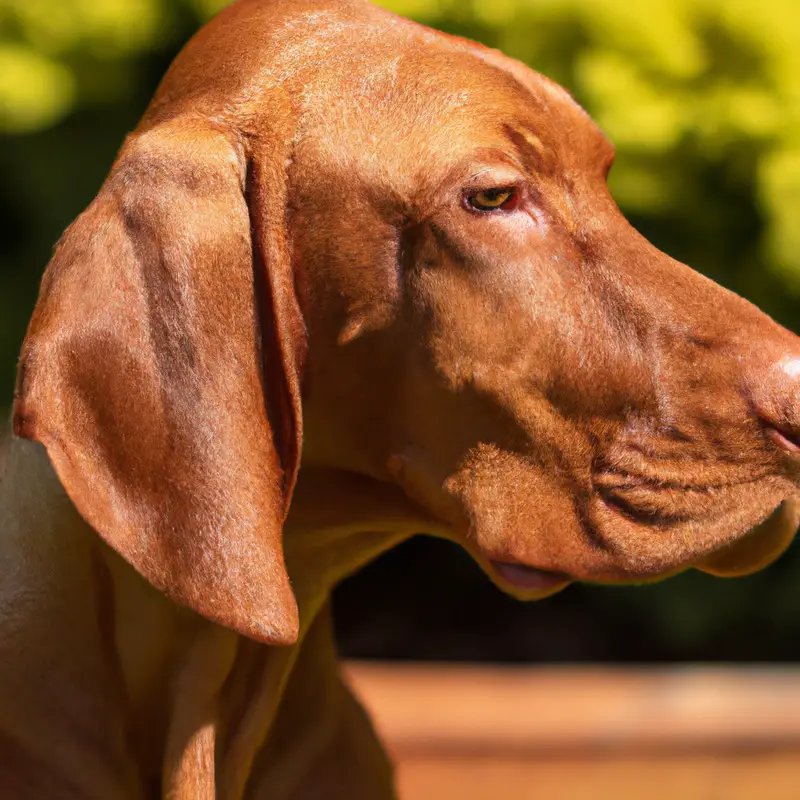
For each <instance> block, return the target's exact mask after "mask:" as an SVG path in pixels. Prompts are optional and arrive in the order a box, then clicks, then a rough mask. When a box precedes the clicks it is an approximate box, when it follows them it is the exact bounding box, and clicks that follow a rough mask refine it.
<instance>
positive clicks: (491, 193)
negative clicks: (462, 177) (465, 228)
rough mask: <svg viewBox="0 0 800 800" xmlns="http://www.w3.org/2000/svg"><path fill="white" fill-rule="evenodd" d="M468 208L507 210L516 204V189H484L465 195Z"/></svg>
mask: <svg viewBox="0 0 800 800" xmlns="http://www.w3.org/2000/svg"><path fill="white" fill-rule="evenodd" d="M467 203H468V205H469V206H470V208H474V209H476V210H478V211H497V210H499V209H502V210H504V211H509V210H511V209H512V208H514V206H516V204H517V191H516V189H485V190H484V191H482V192H476V193H475V194H470V195H467Z"/></svg>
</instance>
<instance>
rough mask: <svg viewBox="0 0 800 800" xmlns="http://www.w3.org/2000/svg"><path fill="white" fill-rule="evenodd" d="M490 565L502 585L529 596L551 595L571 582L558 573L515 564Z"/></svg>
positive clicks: (567, 577) (501, 562)
mask: <svg viewBox="0 0 800 800" xmlns="http://www.w3.org/2000/svg"><path fill="white" fill-rule="evenodd" d="M491 564H492V568H493V569H494V571H495V573H496V574H497V575H498V577H499V578H500V580H501V581H502V582H503V583H506V584H508V585H509V586H512V587H513V588H515V589H517V590H519V591H522V592H525V593H527V594H531V595H538V596H543V595H549V594H553V593H554V592H557V591H560V590H561V589H563V588H564V587H565V586H567V585H568V584H570V583H572V580H573V579H572V578H571V577H570V576H569V575H564V574H563V573H560V572H548V571H546V570H543V569H537V568H536V567H528V566H526V565H525V564H519V563H516V562H506V561H492V562H491Z"/></svg>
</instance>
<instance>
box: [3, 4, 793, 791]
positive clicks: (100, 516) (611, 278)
mask: <svg viewBox="0 0 800 800" xmlns="http://www.w3.org/2000/svg"><path fill="white" fill-rule="evenodd" d="M612 159H613V150H612V148H611V146H610V144H609V143H608V141H607V140H606V139H605V138H604V137H603V135H602V134H601V133H600V131H599V130H598V129H597V128H596V127H595V126H594V124H593V123H592V122H591V121H590V119H589V118H588V117H587V116H586V114H585V113H584V112H583V111H582V110H581V109H580V108H579V107H578V106H577V105H576V104H575V103H574V102H573V101H572V100H571V99H570V97H569V96H568V95H567V94H566V93H565V92H564V91H563V90H561V89H560V88H559V87H557V86H555V85H554V84H552V83H551V82H549V81H548V80H546V79H544V78H542V77H541V76H539V75H537V74H535V73H534V72H531V71H530V70H529V69H527V68H526V67H524V66H522V65H521V64H518V63H516V62H514V61H511V60H510V59H507V58H505V57H504V56H502V55H501V54H499V53H497V52H494V51H491V50H487V49H485V48H482V47H480V46H478V45H474V44H472V43H470V42H467V41H462V40H459V39H455V38H451V37H448V36H444V35H442V34H439V33H435V32H433V31H430V30H427V29H425V28H423V27H421V26H419V25H415V24H412V23H410V22H407V21H406V20H403V19H400V18H398V17H395V16H393V15H392V14H389V13H387V12H385V11H382V10H379V9H377V8H375V7H373V6H371V5H369V4H367V3H366V2H363V1H362V0H336V2H323V0H293V2H280V1H279V0H239V2H237V3H234V5H233V6H231V7H230V8H228V9H227V10H226V11H224V12H223V13H222V14H220V15H219V16H218V17H217V19H216V20H215V21H214V22H213V23H211V24H210V25H209V26H208V27H206V28H205V29H204V30H202V31H201V32H200V33H199V34H198V35H197V37H196V38H195V39H194V40H193V41H192V42H191V43H190V44H189V45H188V46H187V47H186V49H185V50H184V51H183V53H182V54H181V56H180V57H179V58H178V59H177V61H176V62H175V64H174V65H173V66H172V68H171V69H170V71H169V73H168V75H167V77H166V79H165V80H164V82H163V84H162V86H161V88H160V89H159V91H158V93H157V95H156V97H155V99H154V100H153V102H152V105H151V106H150V108H149V110H148V111H147V113H146V114H145V117H144V119H143V120H142V122H141V124H140V126H139V128H138V130H137V131H136V132H135V133H134V134H133V135H131V136H130V137H129V138H128V140H127V141H126V143H125V145H124V147H123V149H122V151H121V153H120V155H119V158H118V159H117V161H116V163H115V165H114V167H113V169H112V171H111V174H110V176H109V178H108V180H107V181H106V183H105V184H104V186H103V187H102V189H101V191H100V193H99V194H98V196H97V198H96V199H95V201H94V202H93V203H92V204H91V206H90V207H89V208H88V209H87V211H86V212H85V213H84V214H82V215H81V216H80V217H79V218H78V220H77V221H76V222H75V223H74V224H73V225H72V226H71V228H70V229H69V230H68V231H67V232H66V234H65V235H64V237H63V239H62V241H61V242H60V244H59V245H58V247H57V249H56V253H55V255H54V258H53V261H52V262H51V264H50V266H49V268H48V270H47V273H46V275H45V278H44V282H43V285H42V291H41V297H40V299H39V303H38V306H37V308H36V311H35V313H34V316H33V320H32V322H31V325H30V329H29V332H28V336H27V338H26V340H25V344H24V348H23V354H22V359H21V362H20V370H19V383H18V393H17V397H16V405H15V416H14V430H15V433H16V437H14V438H9V439H8V440H7V441H6V443H5V444H4V446H3V450H2V452H1V453H0V455H1V456H2V460H1V461H0V510H1V511H0V513H2V517H1V518H0V519H2V537H3V538H2V540H0V559H2V581H0V609H1V611H0V787H2V789H0V792H1V793H2V797H3V798H4V799H5V798H8V800H22V799H24V800H28V799H29V798H57V799H59V800H60V799H61V798H76V799H77V798H80V799H81V800H87V799H95V798H96V799H97V800H101V799H102V800H109V799H110V798H150V797H157V796H158V797H169V798H179V799H180V800H198V799H201V800H202V799H205V798H215V797H216V798H222V799H223V800H235V799H236V798H244V797H246V798H269V800H279V799H280V798H326V800H335V799H336V798H342V800H344V798H347V799H348V800H357V799H358V798H365V799H367V800H378V799H379V798H384V797H391V796H392V788H391V775H390V768H389V766H388V764H387V762H386V760H385V758H384V757H383V755H382V753H381V750H380V747H379V745H377V744H376V742H375V741H374V737H373V736H372V733H371V730H370V726H369V723H368V721H367V720H366V718H365V715H364V714H363V712H362V711H361V710H360V709H359V707H358V706H357V704H356V703H355V701H354V700H353V699H352V697H351V696H350V695H349V693H348V692H347V690H346V689H345V687H344V686H343V684H342V682H341V680H340V678H339V676H338V673H337V669H336V660H335V655H334V649H333V645H332V637H331V626H330V619H329V615H328V611H327V605H326V603H327V597H328V595H329V592H330V590H331V588H332V587H333V586H334V584H335V583H336V582H337V581H339V580H340V579H341V578H342V577H343V576H345V575H347V574H348V573H350V572H352V571H353V570H355V569H357V568H358V567H359V566H360V565H361V564H363V563H364V562H366V561H368V560H369V559H371V558H373V557H374V556H375V555H376V554H378V553H379V552H381V551H383V550H385V549H386V548H388V547H391V546H392V545H394V544H395V543H397V542H398V541H400V540H401V539H403V538H404V537H407V536H409V535H410V534H412V533H414V532H416V531H427V532H429V533H432V534H434V535H439V536H446V537H450V538H454V539H456V540H458V541H460V542H461V543H462V544H463V545H464V546H465V547H466V548H467V549H468V550H469V551H470V552H471V553H472V554H473V555H474V557H475V558H476V559H477V560H478V561H479V562H480V563H481V565H482V566H483V567H484V569H485V570H486V571H487V572H488V573H489V575H490V576H491V577H492V578H493V580H495V581H496V582H497V583H498V584H499V585H500V586H501V587H502V588H503V589H505V590H507V591H510V592H513V593H515V594H517V595H519V596H522V597H540V596H543V595H545V594H548V593H551V592H553V591H555V590H557V589H559V588H562V587H563V586H565V585H566V584H567V583H568V582H569V581H570V580H593V581H612V582H614V581H641V580H649V579H653V578H659V577H664V576H665V575H668V574H672V573H675V572H677V571H679V570H682V569H685V568H688V567H691V566H700V567H702V568H705V569H707V570H709V571H714V572H722V573H735V572H743V571H747V570H749V569H754V568H758V567H760V566H763V565H764V564H766V563H768V562H769V561H770V560H772V559H773V558H775V557H776V556H777V555H778V554H779V553H780V551H781V550H782V549H783V548H784V547H785V546H786V545H787V543H788V541H789V540H790V539H791V537H792V535H793V533H794V529H795V524H796V522H797V511H796V503H795V501H794V500H793V499H792V498H793V496H794V495H795V494H796V493H797V483H798V476H799V475H800V471H799V468H798V462H800V459H799V458H798V453H799V452H800V447H799V446H798V433H799V432H800V397H798V385H800V342H798V339H797V338H796V337H794V336H793V335H792V334H790V333H789V332H787V331H786V330H784V329H782V328H780V327H779V326H778V325H776V324H775V323H773V322H772V321H771V320H769V319H768V318H767V317H765V316H764V315H763V314H761V313H760V312H759V311H758V310H756V309H755V308H754V307H752V306H751V305H749V304H748V303H746V302H745V301H744V300H742V299H740V298H738V297H736V296H735V295H733V294H731V293H729V292H727V291H725V290H723V289H722V288H720V287H718V286H716V285H715V284H713V283H712V282H710V281H708V280H706V279H705V278H703V277H701V276H700V275H698V274H696V273H694V272H692V271H691V270H690V269H689V268H688V267H685V266H683V265H681V264H678V263H676V262H675V261H673V260H671V259H670V258H668V257H667V256H665V255H664V254H662V253H660V252H659V251H657V250H656V249H654V248H653V247H652V246H651V245H650V244H648V242H647V241H645V240H644V239H643V238H642V237H641V236H639V235H638V234H637V233H636V232H635V231H634V230H632V229H631V228H630V227H629V225H628V224H627V223H626V222H625V220H624V219H623V218H622V216H621V215H620V213H619V211H618V210H617V208H616V207H615V205H614V203H613V201H612V199H611V197H610V196H609V193H608V190H607V188H606V185H605V180H604V178H605V175H606V173H607V172H608V169H609V167H610V165H611V162H612ZM26 439H27V440H33V442H38V443H41V445H43V447H41V446H40V445H39V444H34V443H32V442H31V441H24V440H26ZM301 444H302V470H301V471H300V478H299V480H298V469H299V468H300V465H301ZM45 451H46V452H45ZM51 464H52V468H51V466H50V465H51ZM56 476H57V477H56ZM62 486H63V489H62V488H61V487H62ZM64 490H66V494H65V493H64ZM67 496H68V497H69V500H67ZM73 504H74V505H73ZM76 509H77V511H76ZM776 509H778V510H777V511H776ZM287 514H288V516H287ZM84 520H85V522H84ZM765 520H766V522H765ZM762 523H763V524H762ZM754 526H759V527H758V528H757V530H756V532H755V533H752V534H749V535H746V534H748V531H751V529H753V528H754ZM96 534H99V535H100V536H97V535H96ZM100 537H102V539H101V538H100ZM103 540H104V541H105V543H107V544H108V545H110V547H108V546H107V545H106V544H105V543H104V541H103ZM284 552H285V557H286V566H287V568H288V574H287V569H285V568H284ZM120 556H121V558H120ZM289 576H291V580H290V578H289ZM154 587H155V588H154ZM267 645H282V647H272V646H267Z"/></svg>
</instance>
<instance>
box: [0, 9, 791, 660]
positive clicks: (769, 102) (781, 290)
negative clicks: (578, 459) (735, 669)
mask: <svg viewBox="0 0 800 800" xmlns="http://www.w3.org/2000/svg"><path fill="white" fill-rule="evenodd" d="M224 4H225V2H224V0H0V136H2V147H1V148H0V172H1V173H2V178H3V179H2V182H0V232H2V236H1V237H0V387H2V388H3V392H2V395H0V411H2V407H3V405H4V404H5V405H7V402H8V401H9V400H10V397H11V386H12V380H13V373H14V364H15V359H16V354H17V351H18V348H19V343H20V341H21V338H22V335H23V332H24V327H25V324H26V322H27V319H28V316H29V314H30V310H31V308H32V305H33V302H34V299H35V295H36V290H37V286H38V281H39V278H40V275H41V271H42V269H43V267H44V265H45V263H46V262H47V260H48V257H49V253H50V250H51V248H52V245H53V244H54V242H55V241H56V239H57V238H58V236H59V235H60V233H61V231H62V230H63V228H64V227H65V226H66V225H67V224H68V223H69V222H70V221H71V220H72V219H73V218H74V217H75V215H76V214H77V213H79V211H80V210H81V209H82V208H83V207H84V206H85V205H86V204H87V203H88V202H89V201H90V200H91V198H92V196H93V195H94V193H95V192H96V190H97V188H98V186H99V184H100V183H101V181H102V179H103V177H104V175H105V173H106V171H107V169H108V167H109V165H110V163H111V161H112V159H113V156H114V153H115V151H116V149H117V148H118V146H119V144H120V142H121V140H122V137H123V135H124V134H125V132H127V131H128V130H129V129H131V128H132V127H134V125H135V124H136V120H137V118H138V116H139V115H140V114H141V112H142V111H143V109H144V106H145V105H146V102H147V100H148V98H149V96H150V95H151V93H152V92H153V90H154V89H155V86H156V83H157V81H158V79H159V78H160V77H161V75H162V74H163V72H164V70H165V69H166V67H167V65H168V64H169V61H170V60H171V58H172V57H173V56H174V55H175V53H176V52H177V50H178V49H179V47H180V46H181V44H182V43H183V42H184V41H185V40H186V39H187V38H188V37H189V35H191V33H192V32H193V30H194V29H195V28H196V27H197V25H198V24H199V23H200V22H201V21H202V20H204V19H205V18H208V17H209V16H210V15H211V14H212V13H214V12H215V11H216V10H217V9H218V8H219V7H221V6H222V5H224ZM382 4H383V5H385V6H386V7H388V8H390V9H392V10H394V11H397V12H399V13H401V14H404V15H406V16H410V17H412V18H415V19H418V20H420V21H422V22H425V23H427V24H429V25H432V26H434V27H438V28H441V29H443V30H447V31H449V32H451V33H456V34H460V35H464V36H468V37H470V38H474V39H478V40H480V41H482V42H484V43H486V44H488V45H490V46H494V47H498V48H500V49H502V50H503V51H505V52H506V53H508V54H509V55H512V56H515V57H517V58H519V59H521V60H523V61H525V62H526V63H528V64H530V65H531V66H533V67H534V68H535V69H537V70H539V71H541V72H543V73H545V74H547V75H549V76H550V77H552V78H554V79H555V80H557V81H558V82H560V83H561V84H563V85H564V86H566V87H567V88H568V89H570V90H571V91H572V92H573V94H574V95H575V96H576V98H577V99H578V100H579V102H581V103H582V104H583V105H584V106H585V107H586V108H587V110H588V111H589V112H590V113H591V114H592V115H593V116H594V117H595V119H597V121H598V122H599V123H600V125H601V126H602V127H603V128H604V129H605V131H606V132H607V133H608V135H609V136H610V137H611V139H612V140H613V141H614V142H615V144H616V145H617V148H618V158H617V163H616V165H615V167H614V169H613V170H612V173H611V178H610V183H611V187H612V190H613V192H614V195H615V196H616V198H617V200H618V202H619V203H620V205H621V207H622V209H623V211H624V212H625V213H626V214H627V215H628V216H629V218H631V220H632V222H633V223H634V224H635V225H636V226H637V227H638V228H639V229H640V230H641V231H642V232H643V233H644V234H645V235H647V236H648V237H649V238H650V239H651V240H653V241H654V243H655V244H656V245H658V246H659V247H661V248H662V249H664V250H667V251H668V252H670V253H671V254H672V255H674V256H675V257H677V258H680V259H681V260H683V261H686V262H688V263H690V264H692V265H693V266H694V267H695V268H697V269H699V270H701V271H703V272H705V273H706V274H708V275H710V276H711V277H713V278H714V279H716V280H718V281H720V282H722V283H724V284H726V285H728V286H729V287H731V288H733V289H735V290H736V291H738V292H740V293H741V294H744V295H745V296H747V297H749V298H750V299H752V300H753V301H754V302H756V303H758V304H759V305H760V306H762V307H763V308H765V309H766V310H767V311H768V312H770V313H771V314H772V315H773V316H776V317H777V318H778V319H780V320H781V321H782V322H784V323H785V324H787V325H789V326H790V327H792V326H793V325H794V324H795V320H796V314H797V311H798V308H800V225H798V220H800V80H798V76H800V46H798V43H799V42H800V5H798V3H797V0H760V2H757V3H754V2H752V0H642V1H641V2H639V3H632V2H629V0H604V2H597V0H490V1H487V0H384V2H383V3H382ZM709 313H713V309H709ZM414 552H415V553H416V555H415V556H414V558H419V553H418V551H414ZM428 552H429V554H430V552H432V551H428ZM797 561H798V556H797V554H794V555H793V556H792V555H790V559H789V561H788V562H784V563H785V564H788V566H781V565H779V566H778V567H777V568H776V570H777V571H773V570H770V571H769V572H768V573H765V574H764V575H765V576H767V577H764V576H755V577H754V578H751V579H747V581H742V582H738V583H736V584H720V583H714V584H713V585H714V586H717V587H720V586H724V587H725V588H714V589H712V588H710V587H711V586H712V583H710V582H709V581H708V580H707V579H705V578H700V577H699V576H688V577H687V578H685V579H680V581H674V582H669V583H668V584H666V585H665V586H664V587H663V588H662V587H656V588H652V589H648V590H637V591H638V593H636V594H629V593H628V592H627V590H625V591H622V590H621V591H619V592H616V593H615V592H608V591H607V590H606V592H605V593H602V592H601V593H596V590H592V589H581V590H580V592H576V593H575V594H574V595H573V598H572V599H571V600H569V601H565V602H567V604H568V605H567V606H559V607H557V608H561V611H560V612H558V613H565V612H564V609H565V608H568V607H571V606H569V603H572V604H573V605H575V604H577V605H576V606H575V607H576V609H577V611H576V612H575V613H576V614H578V615H579V616H580V615H581V614H582V613H583V612H588V613H589V614H590V612H591V609H592V608H595V609H597V608H604V609H605V610H606V611H608V612H609V613H612V616H616V617H617V618H618V620H619V621H620V626H619V627H618V630H617V633H618V634H619V635H621V636H622V640H624V639H625V636H626V635H627V633H626V632H630V631H631V630H634V629H636V630H639V631H640V632H641V631H643V630H645V629H647V630H648V631H650V632H651V633H652V634H653V636H654V637H655V639H657V640H658V641H662V642H663V641H668V642H672V643H673V644H674V650H673V651H669V648H667V650H665V651H664V652H665V653H667V652H673V654H675V653H678V652H684V653H695V654H698V653H699V654H701V655H702V654H703V653H706V654H707V653H708V652H713V649H712V651H707V650H702V649H701V650H697V649H695V650H691V646H694V645H691V643H695V645H696V644H697V643H703V646H704V647H705V646H707V645H708V643H709V642H712V643H713V642H715V641H722V640H721V639H720V638H719V637H723V638H724V636H731V637H734V640H735V641H736V642H741V641H742V633H743V632H745V633H746V635H747V636H750V637H751V638H752V637H753V636H756V635H760V636H761V639H759V641H762V643H763V637H764V636H765V635H766V636H768V638H769V637H771V638H769V642H771V644H770V645H769V646H768V644H767V643H764V644H763V648H762V652H764V653H770V654H771V655H774V656H776V657H778V656H780V655H781V654H784V655H786V654H789V653H790V651H789V650H787V649H786V648H784V649H781V646H780V642H781V641H782V638H781V637H785V636H786V635H787V631H788V630H790V628H791V625H792V620H793V618H794V611H795V610H796V611H797V612H798V613H800V581H792V580H791V570H790V566H791V564H792V563H796V562H797ZM457 569H459V570H462V572H461V573H459V574H458V575H451V579H452V580H454V581H459V580H460V581H461V586H462V590H463V592H466V591H467V588H465V587H467V586H468V585H471V584H470V582H472V584H475V585H477V584H476V582H477V581H483V579H479V578H478V577H476V576H477V572H469V570H467V571H466V572H464V571H463V568H462V567H458V568H457ZM468 576H471V577H468ZM437 584H438V581H437ZM480 585H481V587H483V588H480V589H476V591H478V592H479V594H480V592H483V591H484V590H485V582H483V583H481V584H480ZM795 587H797V588H795ZM432 591H433V589H432ZM755 591H759V592H760V594H759V596H760V597H761V598H762V601H763V605H761V606H760V607H759V608H756V609H753V607H752V604H751V603H750V601H749V598H751V597H752V596H753V592H755ZM463 592H462V594H461V595H460V598H461V600H460V601H459V602H466V601H465V600H464V594H463ZM581 592H583V593H584V594H583V595H582V594H581ZM715 592H716V595H715V594H714V593H715ZM593 593H594V594H593ZM584 595H585V597H586V598H588V599H587V600H586V603H585V605H581V601H580V597H582V596H584ZM476 596H477V595H476ZM714 596H716V597H717V599H718V600H719V601H720V602H714V601H713V600H712V599H711V598H713V597H714ZM480 597H481V598H483V594H480ZM647 597H650V598H653V599H654V602H653V604H652V606H651V607H649V610H647V611H645V610H644V609H645V607H646V606H647V602H646V600H645V598H647ZM575 598H578V599H577V600H576V599H575ZM440 599H441V598H440ZM723 600H724V601H723ZM656 601H657V602H656ZM548 602H549V603H550V604H551V605H548V606H547V607H548V608H551V607H555V606H552V603H558V602H561V601H559V600H557V599H556V600H554V601H548ZM481 603H484V601H483V600H481ZM481 607H484V606H483V605H481ZM503 608H504V609H505V607H503ZM503 613H504V614H506V615H507V616H506V618H507V619H511V616H510V615H512V614H523V613H525V614H527V613H528V612H527V611H526V612H522V611H519V612H516V611H514V612H512V611H511V610H508V609H507V610H505V611H504V612H503ZM538 613H539V617H537V619H540V620H544V623H543V624H545V626H546V624H547V622H546V620H547V619H548V617H547V613H546V612H545V611H544V609H542V608H541V607H540V608H539V611H538ZM542 614H545V616H541V615H542ZM765 614H766V615H768V616H769V619H770V625H771V626H772V627H771V628H769V627H768V628H765V626H764V624H763V619H764V615H765ZM732 616H735V617H736V620H734V619H733V618H732ZM645 618H646V619H647V620H648V623H647V624H643V623H642V620H643V619H645ZM549 619H551V621H552V619H554V617H553V616H552V614H551V616H550V617H549ZM624 620H627V623H624V622H623V621H624ZM633 620H637V622H636V624H637V625H639V628H635V625H633V622H632V621H633ZM737 620H738V622H737ZM453 624H454V623H453V620H452V619H449V620H448V622H447V625H448V629H449V630H452V627H453ZM626 624H627V625H628V627H627V628H626V627H625V625H626ZM526 625H527V623H526ZM632 625H633V627H631V626H632ZM731 626H733V627H731ZM584 628H585V626H584ZM590 628H591V630H592V631H594V632H595V633H596V632H597V630H601V629H597V628H595V627H594V626H590ZM529 629H530V628H527V627H526V630H529ZM767 631H769V632H768V633H767ZM590 632H591V631H590V630H589V629H587V630H585V631H584V634H585V635H586V636H588V635H589V633H590ZM550 636H551V638H552V631H551V634H550ZM715 636H716V637H717V638H716V639H715ZM612 639H613V636H611V634H610V633H609V637H607V640H608V641H611V640H612ZM681 648H684V649H683V650H681ZM687 648H688V649H687ZM723 649H724V648H723ZM725 652H729V653H730V654H733V655H736V654H737V653H739V651H737V650H736V647H734V646H732V649H731V648H729V649H728V650H727V651H725ZM792 652H793V651H792ZM704 657H706V656H704Z"/></svg>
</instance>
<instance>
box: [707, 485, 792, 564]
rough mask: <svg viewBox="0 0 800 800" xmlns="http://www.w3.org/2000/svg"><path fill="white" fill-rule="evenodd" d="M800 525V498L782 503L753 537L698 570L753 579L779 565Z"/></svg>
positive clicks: (719, 553)
mask: <svg viewBox="0 0 800 800" xmlns="http://www.w3.org/2000/svg"><path fill="white" fill-rule="evenodd" d="M799 525H800V497H792V498H789V499H788V500H785V501H784V502H783V503H781V505H780V506H778V508H777V509H776V510H775V511H773V512H772V514H770V515H769V517H767V519H765V520H764V521H763V522H762V523H761V524H760V525H756V527H755V528H753V530H752V531H750V533H747V534H745V535H744V536H742V537H740V538H739V539H737V540H736V541H734V542H731V543H730V544H728V545H725V546H724V547H722V548H720V549H719V550H715V551H714V552H713V553H710V554H709V555H707V556H705V557H704V558H703V559H701V560H700V561H699V562H698V563H696V564H695V565H694V566H695V567H696V568H697V569H699V570H700V571H701V572H707V573H708V574H710V575H716V576H718V577H721V578H734V577H739V576H742V575H751V574H752V573H754V572H758V571H759V570H761V569H763V568H764V567H767V566H769V565H770V564H772V563H773V561H776V560H777V559H778V558H779V557H780V556H781V555H783V553H784V552H785V551H786V549H787V548H788V547H789V545H790V544H791V543H792V541H793V540H794V537H795V534H796V533H797V528H798V526H799Z"/></svg>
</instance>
